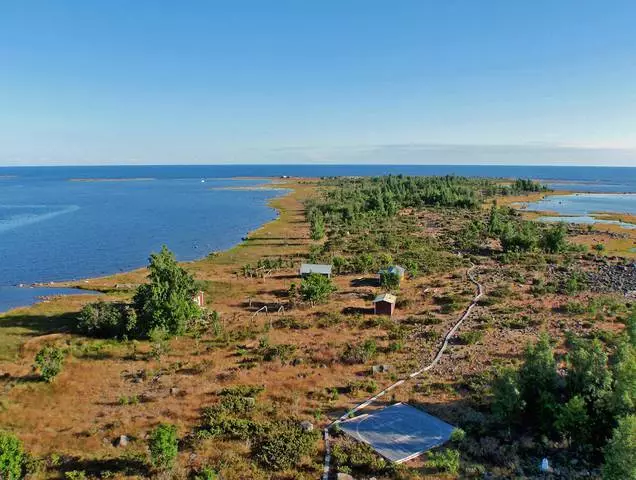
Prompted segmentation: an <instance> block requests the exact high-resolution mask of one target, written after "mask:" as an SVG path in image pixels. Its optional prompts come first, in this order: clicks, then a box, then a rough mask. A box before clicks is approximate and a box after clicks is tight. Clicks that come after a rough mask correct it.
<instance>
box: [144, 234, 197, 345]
mask: <svg viewBox="0 0 636 480" xmlns="http://www.w3.org/2000/svg"><path fill="white" fill-rule="evenodd" d="M148 270H149V272H150V273H149V275H148V278H149V279H150V283H147V284H144V285H141V286H139V288H138V289H137V293H136V294H135V298H134V303H135V309H136V310H137V314H138V319H139V325H140V331H141V332H142V334H143V335H145V336H147V335H148V334H149V332H150V331H151V330H154V329H157V328H160V329H164V330H166V331H167V332H168V333H170V334H171V335H180V334H182V333H183V332H185V330H186V328H187V326H188V323H189V322H190V321H191V320H193V319H195V318H196V317H198V316H199V315H201V310H200V309H199V307H198V306H197V305H196V304H195V303H194V301H193V296H194V295H195V293H196V291H197V287H196V283H195V281H194V279H193V278H192V276H191V275H190V274H189V273H188V272H187V271H186V270H185V269H184V268H182V267H181V266H180V265H179V264H178V263H177V261H176V259H175V257H174V254H173V253H172V252H171V251H170V250H168V248H167V247H166V246H165V245H164V246H163V247H162V248H161V252H159V253H153V254H151V255H150V264H149V265H148Z"/></svg>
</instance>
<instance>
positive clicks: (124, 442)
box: [115, 435, 130, 448]
mask: <svg viewBox="0 0 636 480" xmlns="http://www.w3.org/2000/svg"><path fill="white" fill-rule="evenodd" d="M129 443H130V439H129V438H128V437H127V436H126V435H120V436H119V438H118V439H117V440H115V446H116V447H122V448H123V447H127V446H128V444H129Z"/></svg>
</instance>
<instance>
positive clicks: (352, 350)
mask: <svg viewBox="0 0 636 480" xmlns="http://www.w3.org/2000/svg"><path fill="white" fill-rule="evenodd" d="M377 348H378V347H377V344H376V343H375V340H373V339H371V340H366V341H364V342H362V343H358V344H355V345H352V344H348V345H347V346H346V347H345V349H344V352H342V355H340V360H341V361H342V363H347V364H355V363H366V362H368V361H369V360H371V359H372V358H373V357H374V356H375V354H376V351H377Z"/></svg>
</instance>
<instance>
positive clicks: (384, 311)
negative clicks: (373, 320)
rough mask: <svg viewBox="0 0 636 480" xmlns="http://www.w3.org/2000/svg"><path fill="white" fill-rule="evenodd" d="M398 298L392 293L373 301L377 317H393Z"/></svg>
mask: <svg viewBox="0 0 636 480" xmlns="http://www.w3.org/2000/svg"><path fill="white" fill-rule="evenodd" d="M396 300H397V297H396V296H395V295H393V294H391V293H383V294H382V295H378V296H377V297H375V300H373V313H375V314H376V315H388V316H391V315H393V311H394V310H395V301H396Z"/></svg>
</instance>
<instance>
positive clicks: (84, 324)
mask: <svg viewBox="0 0 636 480" xmlns="http://www.w3.org/2000/svg"><path fill="white" fill-rule="evenodd" d="M136 326H137V314H136V313H135V310H134V309H133V308H132V307H131V306H130V305H127V304H125V303H115V302H102V301H99V302H95V303H89V304H88V305H85V306H84V308H82V311H81V312H80V314H79V316H78V317H77V325H76V328H77V330H78V331H79V332H80V333H83V334H85V335H88V336H91V337H99V338H124V337H132V336H134V335H135V334H136Z"/></svg>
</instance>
